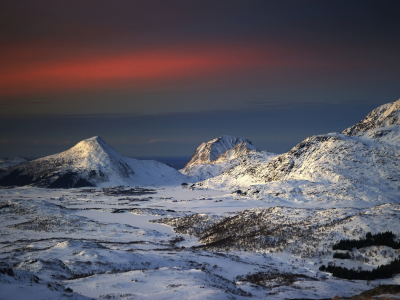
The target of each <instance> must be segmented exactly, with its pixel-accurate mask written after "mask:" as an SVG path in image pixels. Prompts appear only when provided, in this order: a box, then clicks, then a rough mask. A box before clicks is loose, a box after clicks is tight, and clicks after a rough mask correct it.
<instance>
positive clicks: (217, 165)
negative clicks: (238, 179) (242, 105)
mask: <svg viewBox="0 0 400 300" xmlns="http://www.w3.org/2000/svg"><path fill="white" fill-rule="evenodd" d="M273 156H275V154H273V153H268V152H266V151H262V152H261V151H260V150H258V149H257V148H256V147H255V146H253V144H252V143H251V142H250V141H249V140H248V139H243V138H239V137H235V136H229V135H223V136H220V137H218V138H216V139H213V140H211V141H209V142H207V143H202V144H201V145H200V146H199V147H198V148H197V149H196V151H195V153H194V154H193V156H192V158H191V159H190V161H189V162H188V163H187V164H186V166H185V167H184V168H183V169H182V170H180V171H181V172H182V173H183V174H185V175H188V176H191V177H192V178H194V179H195V180H205V179H207V178H211V177H215V176H218V175H220V174H221V173H222V172H224V171H226V170H227V169H231V168H234V167H236V166H237V165H238V164H239V163H240V162H242V161H243V160H246V159H252V158H254V157H262V158H263V160H268V159H269V158H271V157H273Z"/></svg>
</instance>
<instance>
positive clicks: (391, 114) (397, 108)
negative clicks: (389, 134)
mask: <svg viewBox="0 0 400 300" xmlns="http://www.w3.org/2000/svg"><path fill="white" fill-rule="evenodd" d="M398 124H400V99H399V100H397V101H396V102H392V103H387V104H384V105H381V106H379V107H377V108H375V109H374V110H373V111H371V112H370V113H369V114H368V115H367V116H366V117H365V118H364V119H362V120H361V121H360V122H358V123H357V124H355V125H353V126H351V127H349V128H347V129H345V130H343V132H342V133H343V134H346V135H349V136H354V135H357V134H358V133H360V132H365V131H368V130H371V129H374V128H381V127H388V126H392V125H398Z"/></svg>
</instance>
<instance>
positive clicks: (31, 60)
mask: <svg viewBox="0 0 400 300" xmlns="http://www.w3.org/2000/svg"><path fill="white" fill-rule="evenodd" d="M3 52H4V54H5V55H3V59H2V61H3V62H4V64H3V68H2V70H1V69H0V96H8V95H9V96H14V95H31V94H47V93H54V92H63V91H71V90H86V89H88V90H91V89H97V90H98V89H100V90H102V89H115V88H133V89H140V88H144V87H145V88H151V87H157V86H160V85H164V84H169V83H172V82H174V83H177V84H179V83H183V82H185V81H187V80H190V79H196V80H198V79H204V78H209V77H213V76H219V77H220V76H221V75H225V76H232V75H234V74H235V73H237V74H240V73H241V72H242V71H243V70H249V69H266V70H267V69H268V68H271V67H295V66H299V65H312V64H314V63H313V62H310V61H303V62H302V61H301V60H299V59H297V58H292V56H291V54H290V53H288V51H287V50H285V49H277V48H269V49H268V48H267V49H265V47H257V46H254V45H253V46H251V45H250V46H247V47H232V46H228V45H223V46H221V45H208V46H204V45H189V46H188V45H184V46H182V45H179V46H175V47H169V48H165V49H148V50H140V51H130V52H128V51H124V52H123V53H112V54H110V53H106V54H98V55H91V54H89V53H72V54H71V53H63V51H62V49H60V48H58V49H57V50H56V51H51V50H46V49H45V48H44V47H43V50H42V51H41V49H40V47H39V48H38V47H34V48H32V52H31V53H30V52H29V48H28V49H27V48H26V47H19V48H16V49H7V51H6V50H3ZM64 52H65V50H64ZM46 54H47V55H48V57H49V58H46ZM219 79H221V78H219Z"/></svg>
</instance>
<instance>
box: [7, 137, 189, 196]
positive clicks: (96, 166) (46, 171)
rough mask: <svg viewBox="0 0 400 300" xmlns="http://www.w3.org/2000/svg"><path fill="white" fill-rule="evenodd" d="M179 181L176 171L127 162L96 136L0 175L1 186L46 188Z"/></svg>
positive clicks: (150, 163) (160, 166)
mask: <svg viewBox="0 0 400 300" xmlns="http://www.w3.org/2000/svg"><path fill="white" fill-rule="evenodd" d="M168 178H170V180H178V179H180V180H182V179H185V176H184V175H182V174H180V173H179V172H178V171H177V170H175V169H173V168H171V167H169V166H167V165H165V164H163V163H160V162H155V161H139V160H136V159H134V158H128V157H125V156H124V155H122V154H121V153H119V152H118V151H116V150H115V149H113V148H112V147H111V146H109V145H108V144H107V143H106V142H105V141H104V140H103V139H101V138H100V137H98V136H95V137H92V138H89V139H86V140H83V141H81V142H79V143H77V144H76V145H75V146H73V147H72V148H70V149H68V150H66V151H64V152H61V153H58V154H53V155H50V156H46V157H43V158H39V159H36V160H33V161H30V162H26V163H23V164H20V165H17V166H14V167H10V168H7V169H5V170H3V171H1V172H0V185H2V186H12V185H16V186H24V185H34V186H38V187H48V188H70V187H84V186H110V185H132V184H153V183H155V182H162V181H168V180H169V179H168Z"/></svg>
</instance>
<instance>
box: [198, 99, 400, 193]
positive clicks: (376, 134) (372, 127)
mask: <svg viewBox="0 0 400 300" xmlns="http://www.w3.org/2000/svg"><path fill="white" fill-rule="evenodd" d="M399 114H400V100H398V101H396V102H394V103H389V104H385V105H382V106H380V107H378V108H377V109H375V110H374V111H372V112H371V113H370V114H369V115H368V116H367V117H366V118H365V119H363V120H362V121H360V122H359V123H357V124H356V125H354V126H352V127H350V128H348V129H346V130H344V131H343V133H329V134H325V135H317V136H311V137H309V138H307V139H305V140H304V141H302V142H301V143H299V144H297V145H296V146H294V147H293V148H292V149H291V150H290V151H289V152H287V153H284V154H281V155H279V156H276V157H274V158H272V159H270V160H258V161H243V162H241V163H240V164H238V165H237V166H236V167H235V168H231V169H228V170H226V171H225V172H223V173H222V174H221V175H219V176H217V177H214V178H210V179H208V180H206V181H204V182H201V183H198V185H199V186H202V187H214V188H216V187H223V186H227V187H249V186H250V185H254V184H261V185H265V184H266V183H273V184H272V185H271V184H269V185H266V186H264V187H263V189H266V190H268V189H269V188H271V186H275V187H276V184H277V183H279V182H280V183H282V184H284V185H286V184H287V183H288V182H292V183H294V186H298V183H299V182H302V183H301V184H302V185H304V182H308V183H319V184H321V183H322V184H324V185H325V188H324V190H325V191H326V189H327V188H332V187H335V191H331V193H333V194H335V193H336V194H337V195H341V196H343V195H345V194H348V193H349V191H351V190H353V191H354V190H357V191H358V192H360V193H358V195H361V194H362V191H363V190H365V189H368V190H369V191H370V193H369V197H378V196H379V195H381V196H385V195H386V196H387V197H391V196H390V195H398V194H399V190H400V125H399ZM282 184H280V185H281V186H283V185H282ZM306 185H307V184H306ZM258 189H259V188H258ZM290 189H293V185H292V186H291V187H290ZM300 190H301V189H300ZM265 192H266V191H265ZM301 193H304V191H302V192H301ZM354 194H357V193H354Z"/></svg>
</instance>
